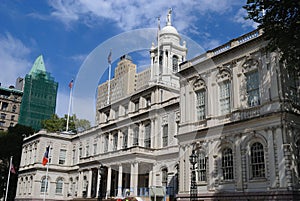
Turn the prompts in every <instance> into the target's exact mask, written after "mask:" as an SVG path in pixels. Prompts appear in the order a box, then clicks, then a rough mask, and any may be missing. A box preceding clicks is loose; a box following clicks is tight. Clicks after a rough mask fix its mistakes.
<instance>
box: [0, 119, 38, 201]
mask: <svg viewBox="0 0 300 201" xmlns="http://www.w3.org/2000/svg"><path fill="white" fill-rule="evenodd" d="M33 133H34V130H33V129H32V128H31V127H27V126H23V125H19V124H17V125H16V126H15V127H10V128H9V129H8V131H6V132H0V147H1V148H0V175H1V178H0V197H1V196H2V195H3V194H4V188H5V187H6V181H7V176H8V170H9V161H10V157H11V156H13V164H14V167H15V169H16V170H18V169H19V166H20V161H21V153H22V144H23V138H24V137H25V136H29V135H31V134H33ZM17 179H18V178H17V174H11V178H10V185H9V194H8V199H7V200H14V199H13V198H14V197H15V193H16V188H17Z"/></svg>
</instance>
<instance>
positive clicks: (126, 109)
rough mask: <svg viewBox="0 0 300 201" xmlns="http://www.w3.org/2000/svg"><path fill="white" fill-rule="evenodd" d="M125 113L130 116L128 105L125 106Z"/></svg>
mask: <svg viewBox="0 0 300 201" xmlns="http://www.w3.org/2000/svg"><path fill="white" fill-rule="evenodd" d="M124 111H125V115H127V114H128V105H124Z"/></svg>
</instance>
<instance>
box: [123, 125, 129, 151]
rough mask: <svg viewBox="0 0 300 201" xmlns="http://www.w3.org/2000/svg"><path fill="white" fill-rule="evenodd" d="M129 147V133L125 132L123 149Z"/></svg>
mask: <svg viewBox="0 0 300 201" xmlns="http://www.w3.org/2000/svg"><path fill="white" fill-rule="evenodd" d="M127 145H128V131H127V130H126V131H124V132H123V148H124V149H125V148H127Z"/></svg>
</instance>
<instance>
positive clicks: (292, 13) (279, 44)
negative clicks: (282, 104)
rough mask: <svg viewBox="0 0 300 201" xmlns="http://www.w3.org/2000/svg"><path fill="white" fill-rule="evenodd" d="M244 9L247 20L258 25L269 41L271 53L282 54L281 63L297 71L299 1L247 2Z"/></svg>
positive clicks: (298, 56)
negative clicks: (279, 52) (277, 51)
mask: <svg viewBox="0 0 300 201" xmlns="http://www.w3.org/2000/svg"><path fill="white" fill-rule="evenodd" d="M244 8H245V9H246V10H247V12H248V17H247V18H248V19H252V20H253V21H255V22H257V23H259V24H260V25H259V28H262V29H263V30H264V36H265V38H266V39H267V40H269V45H268V48H269V49H270V50H271V51H274V50H276V49H279V50H280V51H281V52H282V56H281V62H286V63H287V64H288V66H290V67H292V68H296V69H299V63H300V13H299V12H300V1H296V0H247V4H246V5H245V6H244Z"/></svg>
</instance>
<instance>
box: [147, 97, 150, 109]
mask: <svg viewBox="0 0 300 201" xmlns="http://www.w3.org/2000/svg"><path fill="white" fill-rule="evenodd" d="M150 106H151V97H147V98H146V107H147V108H149V107H150Z"/></svg>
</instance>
